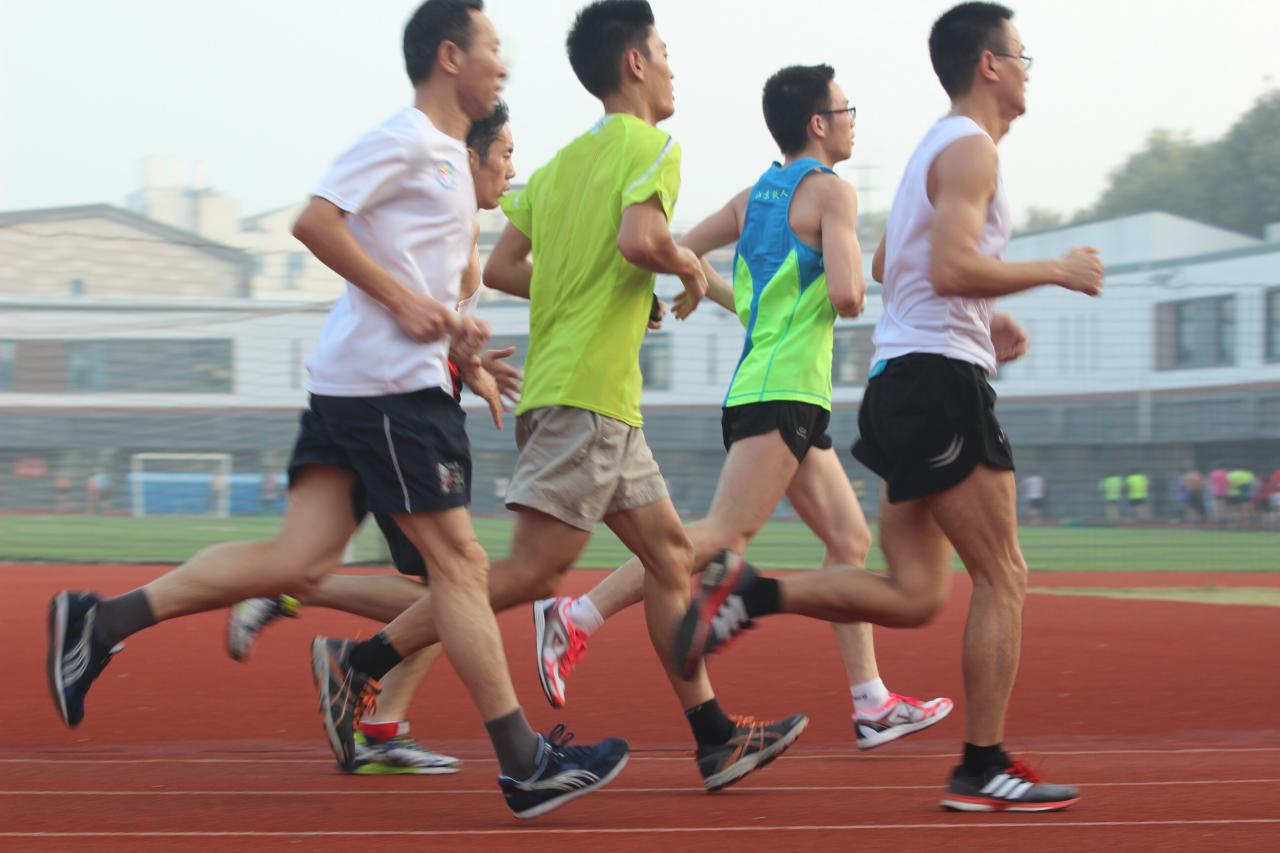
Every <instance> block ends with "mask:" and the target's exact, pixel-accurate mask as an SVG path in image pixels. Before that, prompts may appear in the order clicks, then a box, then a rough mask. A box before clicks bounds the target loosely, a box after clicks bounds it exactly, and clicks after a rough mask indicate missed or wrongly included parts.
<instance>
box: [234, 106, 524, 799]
mask: <svg viewBox="0 0 1280 853" xmlns="http://www.w3.org/2000/svg"><path fill="white" fill-rule="evenodd" d="M508 117H509V114H508V111H507V106H506V104H504V103H501V102H499V103H498V104H497V106H495V107H494V109H493V111H492V112H491V113H490V114H489V115H487V116H485V117H484V118H482V119H479V120H477V121H473V122H472V123H471V128H470V129H469V130H468V131H467V160H468V162H469V164H470V170H471V177H472V181H473V183H474V184H475V189H476V206H477V207H478V208H479V209H480V210H494V209H496V208H497V207H498V201H499V199H500V198H501V197H502V196H503V195H504V194H505V193H506V192H507V190H508V189H510V187H511V179H512V178H514V177H515V174H516V173H515V168H514V166H513V165H512V153H513V151H514V145H515V143H514V140H513V138H512V135H511V127H510V124H509V122H508ZM473 234H474V235H475V236H474V237H473V240H472V244H473V248H472V255H471V262H470V264H469V265H468V267H467V270H466V272H465V273H463V276H462V285H461V290H460V292H459V297H460V298H459V301H458V310H459V311H463V310H471V311H473V310H474V305H475V302H476V297H477V296H478V294H479V289H480V258H479V255H478V252H477V251H476V249H475V241H476V239H478V237H479V229H478V227H477V229H476V230H475V231H474V232H473ZM514 352H515V348H514V347H507V348H506V349H501V350H488V351H486V352H485V353H484V354H483V355H482V356H481V357H480V358H481V364H482V366H483V367H484V368H485V370H486V371H488V373H489V375H490V376H492V377H493V379H494V380H495V381H494V383H492V384H478V385H477V386H476V387H475V388H472V391H474V392H475V393H476V394H477V395H479V396H481V397H482V398H485V399H486V401H487V402H488V403H489V406H490V412H491V414H492V416H493V420H494V424H495V426H497V427H498V428H499V429H501V428H502V415H503V411H504V403H505V401H506V400H511V401H514V400H516V399H518V398H519V394H520V382H521V371H520V370H519V368H517V367H515V366H513V365H511V364H508V363H506V361H505V359H506V358H508V357H509V356H511V355H512V354H514ZM450 368H451V372H453V373H454V374H455V375H454V376H453V394H454V397H455V398H459V399H460V398H461V394H462V388H461V377H460V376H459V375H457V368H456V367H455V366H454V365H453V364H452V363H451V364H450ZM355 514H356V518H357V519H363V517H364V516H365V515H366V514H367V513H366V508H365V507H364V506H363V505H358V506H356V507H355ZM376 521H377V524H378V527H380V528H381V529H382V533H383V536H384V537H385V538H386V541H387V545H388V546H389V548H390V553H391V558H392V560H393V562H394V563H395V567H396V569H397V571H398V572H399V573H400V574H399V575H388V574H342V573H336V572H335V573H332V574H328V575H325V577H324V578H323V579H322V580H321V581H320V582H318V583H316V584H314V585H313V586H312V587H311V588H310V589H309V590H308V591H307V592H306V593H305V594H300V595H296V596H295V595H278V596H273V597H269V598H268V597H262V598H250V599H247V600H245V601H242V602H240V603H239V604H237V605H236V606H235V607H232V608H231V610H230V612H229V614H228V618H227V651H228V652H229V653H230V655H231V657H232V658H234V659H235V660H239V661H245V660H247V659H248V658H249V656H250V654H251V652H252V651H253V647H254V646H255V645H256V643H257V640H258V637H259V635H260V634H261V632H262V631H263V630H264V629H265V628H266V627H267V626H268V625H270V624H271V623H273V622H275V621H276V620H278V619H280V618H281V617H290V618H292V617H296V616H298V615H299V612H300V610H301V609H302V608H303V607H308V608H310V607H326V608H332V609H335V610H341V611H344V612H346V613H354V614H355V615H357V616H363V617H365V618H368V619H377V620H378V621H379V622H389V621H391V620H392V619H395V618H396V617H397V616H399V615H400V614H401V613H403V612H404V611H405V610H406V609H407V608H409V607H410V606H412V605H413V604H414V603H415V602H416V601H417V600H418V599H420V598H422V597H423V596H424V595H426V594H427V585H426V581H427V567H426V564H425V563H424V562H423V560H422V555H421V554H420V553H419V552H418V549H417V548H415V547H414V545H413V543H412V542H411V541H409V539H408V537H406V536H405V534H404V532H403V531H402V530H401V529H400V528H399V527H398V526H397V525H396V522H395V520H394V519H393V518H392V517H391V516H390V515H385V514H378V515H377V516H376ZM439 652H440V644H439V643H436V644H434V645H431V646H428V647H427V648H425V649H422V650H421V651H419V652H415V653H414V654H412V655H410V656H409V657H407V658H405V660H404V661H403V662H402V663H400V664H399V665H398V666H396V667H395V668H394V669H392V670H391V671H390V672H389V673H387V674H386V676H385V677H383V678H382V679H381V680H380V683H381V692H380V693H379V694H378V707H377V709H376V711H375V712H374V713H372V714H365V715H364V716H363V718H362V719H361V720H360V723H359V725H358V727H357V729H358V730H357V731H356V732H355V735H354V737H355V762H354V764H353V765H352V766H350V767H348V768H344V769H345V770H346V771H347V772H349V773H354V774H356V775H361V776H389V775H405V774H409V775H428V774H440V773H456V772H457V771H458V770H459V769H460V767H461V762H460V761H459V760H458V759H456V758H453V757H452V756H448V755H442V754H440V753H437V752H433V751H432V750H429V749H425V748H424V747H423V746H421V745H420V744H419V743H418V742H417V741H416V740H414V739H413V738H412V737H410V729H409V722H408V712H409V707H410V705H411V704H412V703H413V697H414V694H415V693H416V692H417V690H418V687H419V686H420V685H421V684H422V681H423V679H425V678H426V676H427V672H428V671H429V670H430V668H431V665H432V663H433V662H434V660H435V659H436V657H437V656H438V654H439Z"/></svg>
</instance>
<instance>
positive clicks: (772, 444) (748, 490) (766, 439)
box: [587, 432, 865, 619]
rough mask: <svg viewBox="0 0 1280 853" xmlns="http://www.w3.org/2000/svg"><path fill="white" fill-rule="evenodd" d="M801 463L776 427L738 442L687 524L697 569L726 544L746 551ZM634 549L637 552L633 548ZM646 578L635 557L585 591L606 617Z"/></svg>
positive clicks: (634, 595)
mask: <svg viewBox="0 0 1280 853" xmlns="http://www.w3.org/2000/svg"><path fill="white" fill-rule="evenodd" d="M810 455H812V453H811V454H810ZM799 468H800V465H799V463H797V462H796V458H795V456H794V455H793V454H792V453H791V451H790V450H789V449H788V448H787V446H786V444H784V443H783V441H782V437H781V436H780V435H779V434H778V433H777V432H771V433H767V434H765V435H756V436H752V437H750V438H744V439H742V440H741V441H736V442H734V444H733V446H732V447H731V448H730V449H729V456H728V458H727V459H725V463H724V468H723V469H722V470H721V472H720V484H719V486H718V487H717V488H716V495H715V498H714V499H712V502H711V509H710V511H709V512H708V513H707V517H706V518H704V519H702V520H701V521H697V522H694V523H693V524H690V525H689V526H688V527H687V528H685V531H686V533H687V534H688V537H689V541H690V542H691V543H692V544H693V549H694V558H693V567H694V570H695V571H700V570H701V569H702V568H703V567H705V566H706V564H707V563H708V562H709V561H710V560H711V558H712V557H714V556H715V555H716V553H717V552H719V551H720V550H721V549H723V548H729V549H730V550H734V551H739V552H740V551H744V550H746V547H747V543H748V542H750V541H751V539H752V537H754V536H755V534H756V531H758V530H759V529H760V528H761V527H762V526H763V525H764V523H765V522H766V521H768V520H769V517H770V516H772V515H773V511H774V510H775V509H776V508H777V506H778V501H780V500H782V495H783V493H784V491H785V489H786V485H787V484H788V483H790V482H791V479H792V477H794V476H795V475H796V472H797V470H799ZM863 524H864V526H865V522H863ZM632 552H633V553H638V552H636V551H635V549H632ZM644 577H645V572H644V566H643V565H642V564H641V560H640V559H639V557H635V558H632V559H631V560H628V561H627V562H626V563H625V564H623V565H622V566H621V567H619V568H618V569H617V570H616V571H614V572H612V573H611V574H610V575H609V576H608V577H607V578H605V579H604V580H603V581H601V582H600V583H599V584H597V585H596V587H595V588H594V589H593V590H591V592H589V593H588V594H587V595H588V597H590V599H591V602H592V604H594V605H595V606H596V609H597V610H599V611H600V615H601V616H603V617H605V618H606V619H608V618H609V617H610V616H612V615H613V614H615V613H617V612H619V611H621V610H624V609H626V608H627V607H630V606H631V605H633V604H637V603H639V602H640V601H641V599H642V598H643V597H644V593H643V590H644V583H645V580H644Z"/></svg>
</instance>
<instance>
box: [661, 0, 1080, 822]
mask: <svg viewBox="0 0 1280 853" xmlns="http://www.w3.org/2000/svg"><path fill="white" fill-rule="evenodd" d="M1012 17H1013V13H1012V12H1011V11H1010V10H1009V9H1007V8H1005V7H1003V6H999V5H996V4H994V3H964V4H962V5H960V6H957V7H955V8H953V9H951V10H950V11H948V12H947V13H945V14H944V15H943V16H942V17H941V18H939V19H938V20H937V22H936V23H935V24H934V26H933V30H932V32H931V34H930V37H929V52H930V56H931V58H932V60H933V67H934V70H935V71H936V72H937V75H938V78H939V80H940V81H941V83H942V86H943V88H944V89H945V90H946V91H947V94H948V95H949V96H950V98H951V112H950V114H948V115H947V116H946V117H944V118H943V119H941V120H940V121H939V122H937V123H936V124H935V125H934V126H933V127H932V128H930V129H929V131H928V132H927V133H926V134H925V137H924V140H923V141H922V142H921V144H920V146H919V147H918V148H917V149H916V151H915V153H914V154H913V155H912V157H911V160H910V161H909V163H908V165H907V169H906V172H905V174H904V176H903V179H902V182H901V183H900V184H899V187H898V193H897V196H896V197H895V199H894V202H893V207H892V209H891V210H890V214H889V222H888V226H887V229H886V233H885V238H884V240H883V241H882V242H881V243H880V247H879V249H877V251H876V256H875V259H874V261H873V263H872V271H873V274H874V275H875V277H876V279H877V280H879V281H882V282H883V283H884V313H883V314H882V316H881V319H880V321H879V322H878V323H877V325H876V333H875V344H876V355H875V363H874V366H873V367H872V370H871V373H870V376H871V378H870V380H869V381H868V383H867V390H866V394H865V396H864V397H863V401H862V406H861V407H860V410H859V414H858V427H859V432H860V433H861V438H860V439H859V441H858V443H857V445H856V446H855V447H854V451H853V452H854V455H855V456H856V457H857V458H858V459H859V461H861V462H862V463H863V464H865V465H867V467H869V468H871V469H872V470H873V471H875V472H876V473H877V474H879V475H880V476H881V477H882V478H883V479H884V480H885V485H886V488H885V497H884V499H883V500H882V502H881V511H880V547H881V548H882V550H883V551H884V553H885V557H886V559H887V561H888V564H889V577H887V578H884V577H878V576H876V575H872V574H870V573H867V572H862V571H850V570H848V569H843V570H834V571H828V572H817V573H812V574H809V573H797V574H796V575H793V576H790V577H788V578H787V579H785V580H782V581H778V580H774V579H772V578H765V577H761V576H760V575H758V574H757V573H756V572H755V571H754V569H752V568H751V567H750V566H749V565H747V564H746V562H745V561H744V560H742V558H741V557H740V556H738V555H736V554H732V553H728V552H726V553H725V554H722V555H721V557H720V558H719V559H718V561H717V562H713V564H712V565H711V566H710V567H709V568H708V569H707V571H706V573H704V576H703V587H702V590H701V592H700V593H699V596H698V598H697V599H696V600H695V601H694V603H693V606H692V607H691V608H690V610H689V612H688V614H687V615H686V617H685V621H684V623H683V624H682V626H681V632H680V634H679V639H678V641H677V650H676V653H677V654H678V655H681V657H680V658H678V659H688V658H689V657H690V656H693V657H698V656H700V655H701V654H705V653H706V652H708V651H711V650H714V649H715V648H717V647H719V646H722V645H723V644H724V643H725V642H727V641H728V640H729V639H730V638H732V637H733V636H734V635H735V634H737V633H738V632H739V631H741V630H742V629H743V628H745V627H747V626H749V625H751V624H752V623H753V620H754V619H755V618H757V617H759V616H764V615H766V614H769V613H778V612H787V613H800V614H803V615H807V616H812V617H815V618H819V619H827V620H831V621H836V622H844V621H867V622H873V623H877V624H881V625H889V626H894V627H912V626H918V625H922V624H924V623H926V622H928V621H929V620H930V619H932V618H933V616H934V615H935V614H936V613H937V612H938V610H939V609H940V608H941V607H942V605H943V603H944V602H945V601H946V600H947V598H948V596H949V593H950V587H951V575H952V572H951V552H952V548H953V547H954V549H955V551H957V552H958V553H959V554H960V558H961V560H962V561H963V562H964V564H965V567H966V568H967V569H968V570H969V574H970V575H971V577H972V578H973V597H972V600H971V603H970V612H969V620H968V625H969V627H968V630H967V631H966V632H965V639H964V679H965V693H966V698H967V700H968V701H967V708H966V721H965V726H966V737H965V745H964V758H963V761H962V763H961V764H960V766H958V767H956V769H955V772H954V773H953V774H952V778H951V782H950V784H949V786H948V790H947V794H946V797H945V798H944V799H943V801H942V802H943V805H944V806H946V807H948V808H952V809H957V810H964V811H1054V810H1057V809H1062V808H1066V807H1068V806H1070V805H1072V804H1073V803H1075V802H1076V800H1077V799H1078V797H1079V793H1078V791H1077V790H1076V789H1075V788H1072V787H1068V786H1063V785H1049V784H1046V783H1041V782H1040V781H1039V780H1038V778H1037V776H1036V775H1035V773H1034V772H1033V771H1031V770H1030V769H1029V768H1027V767H1026V766H1025V765H1023V764H1022V763H1021V762H1018V761H1015V760H1013V759H1012V758H1010V757H1009V756H1008V755H1007V754H1005V752H1004V750H1003V748H1002V747H1001V741H1002V740H1003V735H1004V721H1005V712H1006V710H1007V708H1008V702H1009V695H1010V693H1011V691H1012V689H1013V681H1014V676H1015V674H1016V672H1017V668H1018V655H1019V648H1020V645H1021V634H1022V604H1023V597H1024V595H1025V590H1026V577H1027V567H1026V563H1025V562H1024V561H1023V559H1022V553H1021V551H1020V549H1019V547H1018V537H1017V506H1016V498H1015V486H1014V479H1013V455H1012V452H1011V451H1010V449H1009V443H1008V441H1007V439H1006V438H1005V434H1004V430H1003V429H1001V427H1000V424H999V422H998V421H997V420H996V417H995V410H994V407H995V399H996V395H995V392H994V391H992V389H991V386H990V384H989V383H988V382H987V375H988V374H991V373H994V372H995V370H996V365H997V363H999V362H1006V361H1011V360H1013V359H1016V358H1019V357H1020V356H1022V355H1023V353H1025V352H1026V349H1027V345H1028V340H1027V336H1026V333H1025V332H1024V331H1023V329H1022V328H1021V327H1020V326H1019V325H1018V324H1017V323H1016V322H1015V321H1014V320H1013V319H1012V318H1010V317H1008V316H1006V315H1002V314H995V312H994V307H995V299H996V297H998V296H1004V295H1007V294H1011V293H1017V292H1020V291H1023V290H1029V289H1031V288H1033V287H1039V286H1041V285H1050V284H1056V285H1061V286H1063V287H1065V288H1067V289H1069V290H1074V291H1079V292H1082V293H1087V294H1090V295H1097V294H1098V293H1100V292H1101V288H1102V264H1101V262H1100V261H1099V259H1098V257H1097V253H1096V252H1095V251H1094V250H1092V249H1076V250H1073V251H1072V252H1070V253H1068V254H1067V255H1066V256H1065V257H1064V258H1061V259H1057V260H1049V261H1037V262H1032V263H1005V262H1004V261H1003V260H1001V254H1002V252H1003V251H1004V248H1005V246H1006V245H1007V244H1008V241H1009V237H1010V234H1011V230H1012V222H1011V220H1010V215H1009V204H1008V200H1007V199H1006V197H1005V193H1004V185H1003V182H1002V181H1001V179H1000V171H999V167H998V158H997V155H996V143H997V142H998V141H999V140H1000V138H1001V137H1003V136H1004V134H1005V133H1006V132H1007V131H1008V130H1009V125H1010V124H1011V123H1012V122H1013V120H1014V119H1016V118H1017V117H1018V116H1020V115H1022V113H1023V112H1024V111H1025V109H1026V100H1025V86H1026V82H1027V79H1028V77H1027V70H1028V68H1029V67H1030V64H1031V60H1030V58H1029V57H1027V56H1025V55H1024V48H1023V45H1022V41H1021V39H1020V37H1019V35H1018V31H1017V29H1016V28H1015V27H1014V26H1013V23H1012V20H1011V19H1012Z"/></svg>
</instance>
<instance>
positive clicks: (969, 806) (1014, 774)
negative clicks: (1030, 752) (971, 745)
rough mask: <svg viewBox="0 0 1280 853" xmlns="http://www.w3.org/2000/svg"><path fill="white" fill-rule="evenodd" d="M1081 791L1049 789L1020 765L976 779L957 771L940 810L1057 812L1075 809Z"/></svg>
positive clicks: (1047, 785)
mask: <svg viewBox="0 0 1280 853" xmlns="http://www.w3.org/2000/svg"><path fill="white" fill-rule="evenodd" d="M1079 800H1080V791H1079V789H1077V788H1074V787H1072V786H1070V785H1050V784H1048V783H1047V782H1043V781H1041V779H1040V775H1039V774H1038V773H1037V772H1036V771H1035V770H1034V769H1032V768H1031V767H1029V766H1028V765H1026V764H1023V763H1022V762H1021V761H1016V760H1015V761H1014V762H1013V763H1011V764H1010V765H1009V766H1008V767H1005V768H1004V769H1001V768H998V767H993V768H991V769H989V770H987V771H986V772H985V773H981V774H979V775H977V776H973V775H970V774H968V773H966V772H965V770H964V766H963V765H961V766H959V767H957V768H956V769H955V770H954V771H953V772H952V774H951V783H950V784H949V785H948V786H947V796H946V797H945V798H944V799H943V800H942V807H943V808H945V809H950V810H951V811H957V812H1056V811H1061V810H1062V809H1065V808H1068V807H1070V806H1073V805H1075V804H1076V803H1077V802H1079Z"/></svg>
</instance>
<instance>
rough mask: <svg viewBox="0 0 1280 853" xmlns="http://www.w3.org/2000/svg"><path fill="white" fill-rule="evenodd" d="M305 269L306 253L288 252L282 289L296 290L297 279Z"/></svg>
mask: <svg viewBox="0 0 1280 853" xmlns="http://www.w3.org/2000/svg"><path fill="white" fill-rule="evenodd" d="M306 271H307V253H306V252H290V253H289V257H287V258H286V259H285V265H284V289H285V290H297V289H298V279H300V278H302V276H303V275H304V274H305V273H306Z"/></svg>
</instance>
